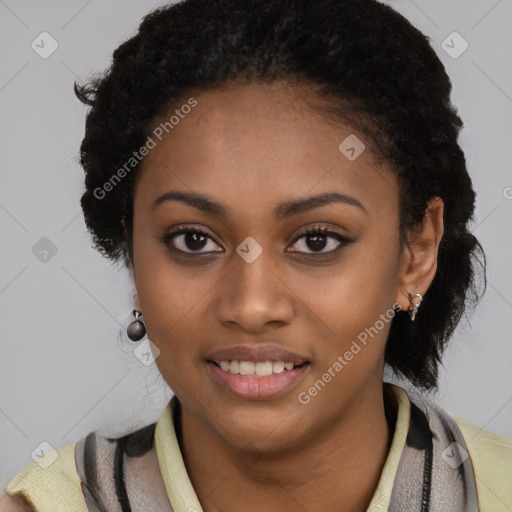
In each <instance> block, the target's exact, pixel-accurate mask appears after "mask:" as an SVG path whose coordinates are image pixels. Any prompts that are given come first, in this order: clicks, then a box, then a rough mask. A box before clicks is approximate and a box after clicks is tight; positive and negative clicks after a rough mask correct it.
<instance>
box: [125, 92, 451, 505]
mask: <svg viewBox="0 0 512 512" xmlns="http://www.w3.org/2000/svg"><path fill="white" fill-rule="evenodd" d="M190 96H194V97H195V98H196V99H197V102H198V104H197V106H196V107H195V108H194V109H193V110H192V112H191V113H190V114H189V115H187V116H186V117H185V118H184V119H182V120H180V123H179V125H177V126H176V127H175V128H174V129H173V130H172V132H170V133H169V135H168V136H167V137H165V138H164V139H163V140H162V141H161V142H159V143H158V144H157V146H156V147H155V148H154V149H153V150H152V151H151V152H150V153H149V154H148V156H147V157H146V158H145V161H144V164H143V168H142V170H141V173H140V175H139V177H138V181H137V184H136V188H135V197H134V225H133V259H132V262H131V268H130V270H131V272H132V275H133V279H134V283H135V287H136V290H137V295H138V300H137V303H136V306H137V307H139V308H140V309H141V310H142V312H143V315H144V320H145V323H146V329H147V332H148V337H149V338H150V339H151V341H152V342H153V343H154V344H155V345H156V346H157V347H158V349H159V350H160V355H159V357H158V358H157V359H156V363H157V365H158V368H159V370H160V372H161V374H162V376H163V377H164V379H165V380H166V382H167V383H168V384H169V386H170V387H171V388H172V389H173V391H174V392H175V393H176V395H177V396H178V398H179V400H180V402H181V405H182V427H183V438H182V439H181V449H182V453H183V457H184V461H185V465H186V467H187V471H188V473H189V477H190V479H191V482H192V485H193V486H194V489H195V491H196V493H197V495H198V498H199V500H200V502H201V504H202V507H203V510H204V511H205V512H220V511H222V512H232V511H233V512H234V511H238V510H244V511H247V512H252V511H256V510H257V511H260V510H269V511H281V510H304V511H308V512H320V511H324V510H341V509H343V510H344V511H347V512H348V511H354V512H355V511H364V510H366V508H367V506H368V505H369V503H370V501H371V498H372V496H373V493H374V491H375V488H376V487H377V484H378V481H379V478H380V474H381V471H382V467H383V465H384V462H385V460H386V456H387V453H388V450H389V446H390V442H391V438H392V432H390V428H389V426H388V423H387V420H386V416H385V409H384V398H383V384H382V374H383V367H384V348H385V341H386V338H387V335H388V332H389V323H386V324H385V326H384V328H382V329H381V330H380V331H379V332H378V334H377V335H376V336H374V337H373V338H371V339H370V341H369V342H368V344H367V345H366V346H364V347H363V348H362V350H361V351H360V352H359V353H358V354H357V355H356V356H354V358H353V359H352V360H351V361H349V362H348V364H347V365H346V366H344V367H343V370H342V371H341V372H339V373H337V374H336V376H335V377H334V378H332V380H331V382H329V383H328V384H327V385H326V386H325V387H324V388H323V389H322V390H321V392H319V393H318V394H317V395H316V396H315V397H313V398H312V399H311V401H310V402H309V403H307V404H303V403H301V402H300V401H299V400H298V395H299V393H300V392H304V391H307V390H308V388H310V387H311V386H312V385H313V384H314V383H315V382H316V381H317V380H318V379H320V378H321V377H322V374H324V373H325V372H326V371H327V370H328V368H330V367H332V366H333V363H334V362H335V361H336V360H337V358H338V356H339V355H343V354H344V353H345V352H346V351H347V350H349V348H350V346H351V344H352V342H353V340H356V339H357V336H358V334H360V333H361V332H363V331H364V330H365V328H368V327H370V326H373V325H374V324H375V322H376V321H377V320H378V319H379V318H380V315H381V314H383V313H385V312H386V311H388V310H389V309H390V308H391V307H392V305H393V303H395V302H398V303H399V304H400V305H401V306H402V308H403V309H408V307H409V299H408V292H412V293H420V294H422V295H424V294H425V292H426V290H427V289H428V287H429V285H430V283H431V281H432V279H433V277H434V275H435V271H436V264H437V251H438V246H439V242H440V239H441V237H442V233H443V224H442V216H443V204H442V201H441V200H440V199H439V198H435V199H434V200H432V201H431V203H430V204H429V208H428V209H427V212H426V215H425V220H424V222H423V224H422V225H421V226H420V227H418V229H417V230H415V231H414V232H412V233H409V240H408V242H409V243H407V244H401V243H400V239H399V232H398V226H399V223H398V221H399V217H398V214H399V211H398V197H399V189H398V185H397V181H396V179H395V177H394V174H393V173H392V171H391V169H390V168H389V167H387V166H386V165H385V164H378V163H377V160H376V159H375V155H374V153H373V151H372V149H371V143H370V141H368V140H365V138H364V136H362V135H361V134H359V133H358V132H357V131H356V130H354V129H353V128H351V127H349V126H344V125H342V124H340V123H339V122H338V123H334V122H333V121H332V119H328V118H326V117H325V116H324V115H322V114H320V113H319V112H318V111H317V110H316V109H314V108H312V105H314V103H315V102H316V101H320V100H319V99H317V98H316V97H315V95H314V93H313V91H311V90H309V89H307V88H306V87H304V88H292V87H291V86H289V85H287V84H285V83H275V84H273V85H261V84H252V85H247V84H245V85H241V84H238V85H236V84H230V85H229V86H225V87H222V88H218V89H215V90H210V91H208V92H197V94H190ZM188 97H189V96H187V99H188ZM185 102H186V99H185V100H184V101H183V103H185ZM178 107H179V105H178ZM174 108H175V107H173V108H172V109H170V111H169V112H171V113H172V112H173V111H174ZM164 117H165V116H164ZM349 134H356V135H357V136H358V138H359V139H360V140H362V141H363V142H364V143H365V145H366V150H365V151H364V152H363V153H362V154H361V155H360V156H359V157H358V158H357V159H356V160H355V161H349V160H348V159H347V158H346V157H345V156H344V155H343V154H341V152H340V151H339V150H338V145H339V144H340V143H341V142H342V141H343V140H344V139H345V138H346V137H347V136H348V135H349ZM171 190H172V191H184V192H194V193H197V194H203V195H206V196H208V197H209V198H211V199H213V200H215V201H216V202H219V203H223V204H224V205H225V206H226V208H228V209H229V210H230V212H231V214H230V215H229V216H227V217H221V216H217V215H213V214H211V213H206V212H203V211H200V210H198V209H196V208H194V207H192V206H190V205H187V204H184V203H182V202H178V201H166V202H163V203H161V204H160V205H158V206H157V207H152V204H153V202H154V201H155V199H156V198H158V197H159V196H160V195H162V194H164V193H165V192H168V191H171ZM326 192H337V193H340V194H345V195H348V196H351V197H353V198H356V199H357V200H358V201H359V202H360V203H361V204H362V205H363V206H364V210H363V209H362V208H358V207H357V206H353V205H350V204H344V203H332V204H328V205H324V206H321V207H319V208H315V209H311V210H308V211H304V212H302V213H299V214H296V215H293V216H291V217H289V218H286V219H282V220H276V219H275V218H274V217H273V211H274V208H275V207H276V206H277V205H279V204H281V203H284V202H287V201H293V200H299V199H304V198H305V197H309V196H313V195H317V194H321V193H326ZM183 224H187V225H192V227H198V228H201V229H202V230H203V231H206V232H207V234H208V237H209V238H207V239H206V242H205V244H204V245H203V246H202V248H200V249H199V250H198V249H196V252H195V253H194V246H192V247H190V246H187V244H186V243H185V237H184V236H183V235H178V236H177V237H176V238H174V239H171V240H167V243H164V242H163V241H162V240H161V239H162V237H164V236H165V235H166V234H167V233H169V232H171V231H173V230H174V229H176V228H178V227H180V226H182V225H183ZM318 226H326V227H329V228H331V229H332V230H334V231H335V232H336V233H338V234H340V235H342V236H344V237H346V238H348V239H350V240H352V243H348V244H340V242H339V241H337V240H336V238H331V237H330V236H329V235H327V238H326V239H325V245H324V246H323V248H322V247H320V248H318V249H317V251H319V252H314V247H315V246H314V245H313V246H311V245H309V246H308V244H307V242H308V237H307V236H303V233H304V230H305V229H306V228H308V227H318ZM249 236H250V237H252V238H253V239H255V240H256V241H257V242H258V244H259V245H260V246H261V247H262V249H263V252H262V253H261V255H260V256H259V257H258V258H257V259H256V260H255V261H254V262H252V263H247V262H246V261H245V260H244V259H243V258H241V257H240V256H239V254H238V253H237V252H236V248H237V247H238V246H239V245H240V244H241V243H242V242H243V241H244V240H245V239H246V238H247V237H249ZM309 240H311V238H309ZM200 247H201V246H200ZM311 247H313V248H311ZM338 247H341V249H340V250H337V251H334V249H337V248H338ZM172 248H174V251H173V250H172ZM178 249H181V250H182V251H186V252H188V253H192V254H191V255H189V256H187V255H186V254H182V255H179V251H178ZM217 251H220V252H217ZM330 251H334V252H330ZM198 252H199V253H205V252H209V253H210V255H209V256H207V257H206V258H201V257H200V256H198V255H197V253H198ZM329 252H330V254H329ZM319 253H320V254H319ZM418 314H421V308H420V312H419V313H418ZM270 341H272V342H273V343H276V344H278V345H279V346H281V347H283V348H284V349H287V350H290V351H292V352H295V353H298V354H300V355H301V356H302V357H303V358H305V359H307V360H308V361H309V362H310V364H309V366H308V368H307V371H306V372H305V373H304V375H303V377H302V378H301V380H300V381H299V382H298V383H297V384H296V385H295V386H294V387H293V388H291V389H290V390H288V391H286V392H285V393H283V394H282V395H280V396H278V397H275V398H272V399H268V400H243V399H241V398H238V397H235V396H233V395H231V394H230V393H228V392H227V391H226V390H225V389H224V388H223V387H221V386H219V385H218V384H217V382H215V381H214V379H212V376H211V372H210V369H209V367H208V366H207V364H206V359H207V356H208V354H209V353H211V352H212V351H213V350H217V349H221V348H227V347H231V346H235V345H241V344H244V345H258V344H264V343H268V342H270Z"/></svg>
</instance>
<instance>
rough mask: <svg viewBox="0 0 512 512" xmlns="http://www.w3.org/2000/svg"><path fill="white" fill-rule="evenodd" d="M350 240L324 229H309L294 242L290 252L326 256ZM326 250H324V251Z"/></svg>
mask: <svg viewBox="0 0 512 512" xmlns="http://www.w3.org/2000/svg"><path fill="white" fill-rule="evenodd" d="M350 242H351V240H349V239H348V238H346V237H344V236H342V235H340V234H339V233H337V232H336V231H333V230H331V229H329V228H326V227H320V228H311V229H308V230H306V231H305V232H304V233H302V234H301V235H300V236H299V237H298V238H297V239H296V241H295V242H294V244H293V246H292V247H297V246H298V248H295V249H292V252H302V253H305V254H328V253H333V252H335V251H337V250H338V249H340V248H341V247H342V246H344V245H346V244H347V243H350ZM326 248H327V249H328V250H324V249H326Z"/></svg>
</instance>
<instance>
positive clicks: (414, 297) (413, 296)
mask: <svg viewBox="0 0 512 512" xmlns="http://www.w3.org/2000/svg"><path fill="white" fill-rule="evenodd" d="M422 300H423V297H422V296H421V295H420V294H419V293H409V303H410V304H411V305H410V306H409V314H410V315H411V320H412V321H413V322H414V318H415V317H416V313H417V312H418V309H419V307H420V304H421V301H422Z"/></svg>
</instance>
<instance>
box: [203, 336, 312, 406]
mask: <svg viewBox="0 0 512 512" xmlns="http://www.w3.org/2000/svg"><path fill="white" fill-rule="evenodd" d="M207 364H208V367H209V369H210V372H211V375H212V377H213V378H214V380H215V382H216V383H217V384H220V385H221V386H222V387H223V388H224V389H225V390H227V391H228V392H229V393H231V394H232V395H234V396H236V397H238V398H242V399H244V400H268V399H271V398H276V397H277V396H279V395H282V394H283V393H285V392H286V391H288V390H290V389H291V388H292V387H294V386H295V385H296V383H297V382H298V381H299V380H300V379H301V378H302V377H303V376H304V374H305V373H306V372H307V370H308V369H309V364H310V362H309V361H308V360H307V359H306V358H305V357H303V356H301V355H300V354H296V353H294V352H290V351H288V350H285V349H283V348H281V347H279V346H278V345H272V344H266V345H263V344H260V345H257V346H250V345H239V346H235V347H230V348H226V349H222V350H217V351H214V352H212V353H211V354H209V355H208V358H207Z"/></svg>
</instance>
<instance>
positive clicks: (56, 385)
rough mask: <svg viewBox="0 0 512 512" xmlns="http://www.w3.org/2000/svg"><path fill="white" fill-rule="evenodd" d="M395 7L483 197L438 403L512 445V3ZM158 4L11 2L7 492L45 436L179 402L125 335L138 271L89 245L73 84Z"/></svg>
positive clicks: (4, 32) (7, 25) (132, 420)
mask: <svg viewBox="0 0 512 512" xmlns="http://www.w3.org/2000/svg"><path fill="white" fill-rule="evenodd" d="M389 3H390V4H391V5H393V6H394V7H395V8H396V9H397V10H398V11H400V12H401V13H403V14H404V15H405V16H406V17H407V18H408V19H409V20H410V21H411V22H412V23H413V24H414V25H415V26H416V27H418V28H419V29H420V30H422V31H423V32H424V33H425V34H427V35H428V36H429V37H430V38H431V40H432V45H433V46H434V48H435V49H436V51H437V53H438V55H439V56H440V58H441V59H442V61H443V62H444V64H445V66H446V69H447V72H448V74H449V75H450V77H451V78H452V83H453V86H454V91H453V100H454V103H455V105H456V106H457V107H458V109H459V113H460V115H461V117H462V119H463V120H464V122H465V128H464V130H463V132H462V135H461V139H460V141H461V145H462V147H463V149H464V151H465V154H466V157H467V162H468V166H469V170H470V173H471V175H472V178H473V180H474V186H475V189H476V191H477V193H478V203H477V221H476V222H475V224H474V227H473V231H474V233H475V234H476V235H477V236H478V238H479V239H480V241H481V242H482V244H483V246H484V248H485V250H486V252H487V255H488V263H489V285H488V291H487V293H486V295H485V298H484V299H483V302H482V303H481V305H480V306H479V308H478V309H477V310H476V312H475V313H474V314H473V315H472V316H471V317H470V318H469V322H470V323H469V322H468V321H463V322H462V324H461V326H460V327H459V329H458V331H457V335H456V336H455V338H454V340H453V342H452V345H451V347H450V349H449V351H448V353H447V355H446V357H445V368H444V369H442V370H441V387H440V392H439V393H438V394H436V395H434V398H435V399H436V400H437V401H438V403H440V404H441V405H442V406H443V407H444V408H445V409H447V410H448V411H449V412H451V413H453V414H456V415H458V416H461V417H464V418H466V419H467V420H469V421H471V422H473V423H475V424H477V425H479V426H481V427H486V428H487V429H490V430H492V431H495V432H497V433H499V434H502V435H505V436H507V437H509V438H512V371H511V361H512V343H511V335H510V332H511V330H512V272H511V270H510V268H511V267H510V261H511V260H512V237H511V232H512V230H511V227H512V199H511V198H512V188H507V187H512V173H511V171H510V169H511V163H512V162H511V160H512V151H511V150H510V149H511V148H510V145H511V142H512V138H511V135H512V67H511V66H510V62H511V54H512V51H511V50H512V32H511V31H510V30H509V26H510V20H511V19H512V1H511V0H500V1H496V0H478V1H476V0H473V1H467V0H464V1H463V0H458V1H446V0H436V1H433V0H415V1H412V0H395V1H392V0H390V1H389ZM159 5H163V2H161V1H156V0H151V1H150V0H146V1H134V0H130V1H127V0H122V1H121V0H115V1H114V0H109V1H102V2H100V1H99V0H89V1H84V0H67V1H64V0H53V1H49V0H48V1H45V2H40V1H39V2H36V1H28V0H0V34H1V36H0V37H1V43H2V48H3V52H2V55H3V61H2V66H1V69H0V108H1V113H2V115H1V121H0V125H1V128H0V129H1V133H0V140H1V142H2V151H1V152H0V162H1V163H0V165H1V173H0V226H1V230H2V231H1V233H2V244H1V251H0V269H1V270H0V318H1V329H2V342H1V343H2V344H1V354H0V433H1V435H0V460H1V465H0V487H2V488H3V487H4V486H5V485H6V484H7V481H8V479H10V478H11V477H12V476H13V475H14V474H15V473H16V472H17V471H19V470H20V469H22V468H23V467H24V466H25V465H26V464H27V463H29V462H30V461H31V453H32V451H33V450H34V449H35V448H36V447H37V446H38V445H39V444H40V443H41V442H43V441H46V442H48V443H50V444H51V445H52V446H54V447H57V446H61V445H63V444H66V443H69V442H71V441H75V440H77V439H79V438H80V437H82V436H84V435H86V434H87V433H89V432H90V431H91V430H94V429H97V430H100V431H102V432H104V433H108V434H112V435H116V434H117V433H121V432H124V431H127V430H128V429H133V428H136V427H138V426H142V425H144V424H147V423H149V422H150V421H155V420H156V419H157V418H158V417H159V415H160V413H161V411H162V409H163V407H164V406H165V404H166V402H167V400H168V399H169V398H170V396H171V395H172V393H171V392H170V390H169V389H168V387H167V386H166V385H165V383H164V381H163V379H162V378H161V377H160V375H159V373H158V370H157V369H156V366H155V365H154V364H153V365H150V366H145V365H143V364H142V363H141V362H140V361H139V360H138V359H137V358H136V357H135V356H134V354H133V345H130V343H129V342H127V341H126V339H123V338H122V337H119V333H120V331H121V329H122V328H123V326H126V325H127V322H128V319H129V315H130V312H131V300H132V293H133V288H132V286H131V283H130V280H129V276H128V274H127V272H126V271H125V270H124V269H122V268H121V267H117V268H114V267H113V266H112V265H111V264H110V263H108V262H107V261H106V260H104V259H102V258H101V256H100V255H99V254H97V253H96V252H95V251H94V250H93V249H92V248H91V247H90V245H91V244H90V239H89V235H88V234H87V232H86V230H85V225H84V222H83V219H82V216H81V211H80V208H79V199H80V196H81V193H82V187H83V185H82V171H81V169H80V167H79V166H78V165H77V161H78V148H79V145H80V142H81V139H82V137H83V133H84V116H85V112H86V111H85V107H83V106H82V105H81V104H80V103H79V102H78V100H76V99H75V97H74V93H73V81H74V80H76V79H79V80H82V79H84V78H86V77H88V76H89V75H90V74H91V73H96V72H100V71H102V70H103V69H104V68H106V67H107V66H108V65H109V63H110V59H111V55H112V52H113V50H114V49H115V48H116V47H117V46H118V45H119V44H120V43H121V42H123V41H124V40H125V39H127V38H128V37H129V36H131V35H133V34H134V33H135V30H136V28H137V26H138V24H139V22H140V19H141V17H142V16H143V15H144V14H146V13H147V12H149V11H150V10H152V9H153V8H155V7H157V6H159ZM43 31H47V32H49V33H50V34H51V35H52V37H53V38H55V40H56V41H57V42H58V45H59V47H58V49H57V50H56V51H55V52H54V53H53V54H52V55H51V56H50V57H49V58H47V59H42V58H41V57H40V56H39V55H38V54H37V53H36V52H35V51H34V50H33V49H32V48H31V43H32V41H33V40H35V39H36V38H37V37H38V36H39V34H40V33H41V32H43ZM453 31H457V32H459V33H460V34H461V35H462V37H463V38H464V39H465V40H467V42H468V43H469V47H468V49H467V50H466V51H465V52H464V53H463V54H462V55H460V56H459V57H458V58H456V59H454V58H452V57H450V56H449V55H448V54H447V53H446V52H445V51H444V49H443V48H442V46H441V43H442V41H443V40H445V39H446V38H447V36H449V34H451V33H452V32H453ZM37 40H39V39H36V42H37ZM448 41H449V40H448ZM450 44H451V43H450ZM458 44H459V43H458V42H455V43H454V45H455V49H457V48H459V47H460V46H457V45H458ZM46 48H48V45H46ZM43 237H47V238H48V239H49V240H51V242H52V243H53V244H54V245H55V248H56V249H57V252H56V253H55V254H54V255H52V253H51V252H49V253H48V254H47V256H46V260H47V261H41V260H40V259H39V258H41V257H43V254H44V253H41V254H39V258H38V257H36V254H37V251H36V250H34V252H36V254H34V252H33V247H34V246H35V245H36V244H37V243H38V242H39V241H40V239H41V238H43ZM39 243H40V244H41V243H43V244H44V243H47V242H39ZM36 248H39V250H41V248H40V247H39V246H38V245H37V246H36ZM420 314H421V313H420Z"/></svg>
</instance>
